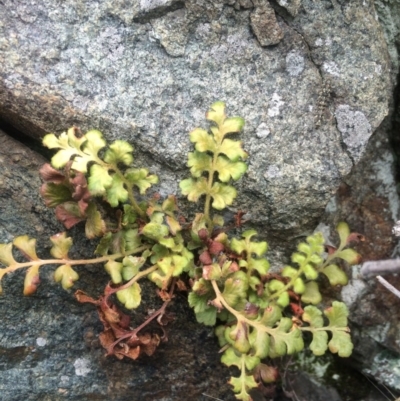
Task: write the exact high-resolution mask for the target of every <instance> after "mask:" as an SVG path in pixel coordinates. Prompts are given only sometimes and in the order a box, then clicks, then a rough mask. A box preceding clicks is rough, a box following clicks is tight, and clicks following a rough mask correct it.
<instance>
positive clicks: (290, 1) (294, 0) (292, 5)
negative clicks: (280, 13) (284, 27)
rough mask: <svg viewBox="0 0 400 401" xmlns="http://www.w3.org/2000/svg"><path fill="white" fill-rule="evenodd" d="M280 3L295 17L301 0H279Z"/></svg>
mask: <svg viewBox="0 0 400 401" xmlns="http://www.w3.org/2000/svg"><path fill="white" fill-rule="evenodd" d="M278 4H279V5H280V6H282V7H283V8H286V10H288V12H289V13H290V15H291V16H292V17H295V16H296V15H297V13H298V12H299V8H300V6H301V0H278Z"/></svg>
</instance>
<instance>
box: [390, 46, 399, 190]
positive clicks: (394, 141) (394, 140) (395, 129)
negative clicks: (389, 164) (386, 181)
mask: <svg viewBox="0 0 400 401" xmlns="http://www.w3.org/2000/svg"><path fill="white" fill-rule="evenodd" d="M396 48H397V51H398V52H399V51H400V43H396ZM393 103H394V105H393V109H394V110H393V115H392V121H391V128H389V130H388V133H389V141H390V143H391V146H392V149H393V152H394V155H395V165H396V167H397V168H396V171H395V179H396V182H397V183H399V182H400V135H399V131H400V70H399V71H397V75H396V86H395V87H394V90H393Z"/></svg>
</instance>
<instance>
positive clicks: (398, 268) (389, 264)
mask: <svg viewBox="0 0 400 401" xmlns="http://www.w3.org/2000/svg"><path fill="white" fill-rule="evenodd" d="M390 273H392V274H393V273H400V259H389V260H375V261H371V262H365V263H364V264H363V266H362V268H361V274H362V275H363V276H364V277H372V276H378V275H382V274H390Z"/></svg>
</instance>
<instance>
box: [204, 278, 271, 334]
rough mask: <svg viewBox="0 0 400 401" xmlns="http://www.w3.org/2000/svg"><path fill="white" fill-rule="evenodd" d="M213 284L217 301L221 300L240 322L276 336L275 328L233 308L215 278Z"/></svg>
mask: <svg viewBox="0 0 400 401" xmlns="http://www.w3.org/2000/svg"><path fill="white" fill-rule="evenodd" d="M211 284H212V286H213V289H214V292H215V295H216V297H217V301H219V302H220V303H221V304H222V305H223V307H224V308H225V309H227V310H228V312H230V313H232V315H233V316H235V317H236V319H237V321H238V322H239V321H241V322H244V323H246V324H248V325H249V326H252V327H254V328H255V329H257V330H261V331H264V332H266V333H268V334H269V335H271V336H274V333H273V331H272V330H273V329H272V328H270V327H267V326H264V325H263V324H261V323H258V322H255V321H253V320H250V319H247V318H246V317H244V316H243V315H242V314H241V313H240V312H238V311H237V310H236V309H234V308H232V307H231V306H230V305H229V304H228V303H227V302H226V301H225V298H224V296H223V295H222V294H221V291H220V289H219V288H218V284H217V282H216V281H215V280H211Z"/></svg>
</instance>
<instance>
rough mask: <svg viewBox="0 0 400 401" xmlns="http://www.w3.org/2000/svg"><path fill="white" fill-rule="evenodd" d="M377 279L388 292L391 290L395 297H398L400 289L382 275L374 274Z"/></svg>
mask: <svg viewBox="0 0 400 401" xmlns="http://www.w3.org/2000/svg"><path fill="white" fill-rule="evenodd" d="M376 278H377V280H378V281H379V282H380V283H381V284H382V285H383V286H384V287H386V288H387V289H388V290H389V291H390V292H392V293H393V294H394V295H396V297H398V298H400V291H399V290H398V289H396V288H394V287H393V286H392V284H390V283H388V282H387V281H386V280H385V279H384V278H383V277H382V276H376Z"/></svg>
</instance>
